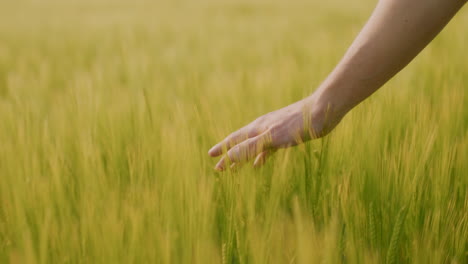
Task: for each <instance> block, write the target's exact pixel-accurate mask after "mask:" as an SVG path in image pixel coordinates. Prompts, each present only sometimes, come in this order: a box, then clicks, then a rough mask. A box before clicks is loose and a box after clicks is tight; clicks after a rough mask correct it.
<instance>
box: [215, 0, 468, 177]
mask: <svg viewBox="0 0 468 264" xmlns="http://www.w3.org/2000/svg"><path fill="white" fill-rule="evenodd" d="M465 3H466V0H380V1H379V3H378V4H377V7H376V8H375V10H374V12H373V13H372V15H371V17H370V18H369V20H368V22H367V23H366V25H365V26H364V27H363V29H362V31H361V32H360V33H359V35H358V36H357V38H356V39H355V40H354V42H353V44H352V45H351V46H350V48H349V49H348V51H347V52H346V54H345V55H344V57H343V58H342V60H341V61H340V62H339V63H338V65H337V66H336V68H335V69H334V70H333V71H332V72H331V74H330V75H329V76H328V77H327V78H326V80H325V81H324V82H323V83H322V84H321V85H320V87H319V88H318V89H317V90H316V91H315V92H314V93H313V94H312V95H311V96H309V97H307V98H305V99H303V100H301V101H299V102H296V103H294V104H292V105H289V106H287V107H285V108H282V109H279V110H277V111H274V112H271V113H268V114H266V115H264V116H261V117H260V118H258V119H257V120H255V121H254V122H252V123H250V124H249V125H247V126H246V127H244V128H242V129H240V130H238V131H236V132H234V133H232V134H231V135H230V136H228V137H227V138H226V139H224V140H223V141H221V142H220V143H218V144H217V145H215V146H214V147H213V148H212V149H210V151H209V154H210V155H211V156H219V155H221V154H222V153H223V151H227V155H226V156H225V157H223V158H222V159H221V160H220V161H219V162H218V164H217V165H216V169H218V170H224V169H225V168H226V165H227V163H228V161H230V163H232V164H233V165H234V166H235V165H236V164H239V163H241V162H245V161H247V160H249V159H252V158H255V157H256V159H255V162H254V166H258V165H261V164H263V162H264V161H265V158H266V156H267V155H268V154H270V153H272V152H273V151H274V150H276V149H278V148H283V147H289V146H293V145H297V144H299V143H301V142H304V141H307V140H310V139H313V138H318V137H321V136H323V135H326V134H327V133H328V132H329V131H331V130H332V129H333V128H334V127H335V126H336V125H337V124H338V123H339V121H340V120H341V119H342V118H343V117H344V115H345V114H346V113H347V112H349V111H350V110H351V109H352V108H353V107H355V106H356V105H358V104H359V103H360V102H362V101H363V100H364V99H366V98H367V97H369V96H370V95H371V94H372V93H374V92H375V91H377V90H378V89H379V88H380V87H381V86H382V85H383V84H385V83H386V82H387V81H388V80H389V79H390V78H392V77H393V76H394V75H395V74H396V73H398V72H399V71H400V70H401V69H403V68H404V67H405V66H406V65H407V64H408V63H409V62H410V61H411V60H412V59H413V58H414V57H416V55H417V54H418V53H419V52H420V51H421V50H422V49H423V48H424V47H425V46H426V45H427V44H428V43H429V42H430V41H431V40H432V39H433V38H434V37H435V36H436V35H437V34H438V33H439V32H440V31H441V30H442V28H443V27H444V26H445V25H446V24H447V23H448V22H449V21H450V19H451V18H452V17H453V16H454V15H455V14H456V12H457V11H458V10H460V8H461V7H462V6H463V5H464V4H465Z"/></svg>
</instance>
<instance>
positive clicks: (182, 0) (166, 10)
mask: <svg viewBox="0 0 468 264" xmlns="http://www.w3.org/2000/svg"><path fill="white" fill-rule="evenodd" d="M375 4H376V1H370V0H360V1H343V0H341V1H339V0H330V1H317V0H308V1H306V0H274V1H266V0H250V1H247V0H219V1H215V0H199V1H195V0H178V1H142V0H138V1H131V0H97V1H91V0H85V1H72V0H64V1H58V0H57V1H53V0H46V1H23V0H18V1H2V2H1V3H0V127H1V129H0V142H1V147H0V263H468V107H467V103H468V102H467V97H466V94H467V88H468V55H467V54H466V48H467V43H468V9H467V8H466V7H465V8H464V9H462V10H461V12H460V13H459V14H457V16H456V17H455V18H454V19H453V21H451V23H449V25H448V26H447V27H446V28H445V29H444V31H443V32H442V33H441V34H440V35H439V36H438V37H437V38H436V39H435V40H434V41H433V43H431V44H430V45H429V46H428V47H427V48H426V49H425V50H424V51H423V52H422V53H421V54H420V55H419V56H418V57H417V58H416V59H415V60H414V61H413V62H412V63H411V64H410V65H409V66H408V67H407V68H406V69H404V70H403V71H402V72H401V73H400V74H399V75H398V76H397V77H395V78H394V79H392V80H391V81H390V82H389V83H388V84H386V85H385V86H384V87H383V88H382V89H381V90H379V91H378V92H377V93H376V94H375V95H373V96H372V97H371V98H370V99H368V100H367V101H365V102H364V103H362V104H361V105H359V106H358V107H357V108H356V109H354V110H353V111H352V112H351V113H349V114H348V115H347V116H346V117H345V119H344V120H343V121H342V122H341V124H339V125H338V127H337V128H336V129H335V131H334V132H333V133H331V134H330V135H329V136H327V137H325V138H323V139H320V140H315V141H313V142H309V143H307V144H305V145H301V146H298V147H294V148H290V149H285V150H281V151H278V152H277V153H276V154H275V156H274V157H272V158H271V159H270V160H269V161H268V162H267V164H266V165H265V166H264V167H263V168H261V169H253V168H252V167H251V166H250V165H249V164H246V165H245V166H243V168H241V169H240V170H237V171H228V172H224V173H219V172H216V171H214V170H213V166H214V165H215V164H216V161H217V160H215V159H212V158H210V157H209V156H208V154H207V151H208V149H209V148H210V147H211V146H212V145H214V144H215V143H217V142H218V141H219V140H221V139H223V138H224V137H225V136H226V135H228V134H229V133H230V132H232V131H234V130H235V129H238V128H240V127H242V126H243V125H246V124H247V123H249V122H250V121H252V120H254V119H255V118H256V117H258V116H259V115H261V114H265V113H267V112H270V111H273V110H276V109H278V108H281V107H283V106H286V105H288V104H290V103H293V102H295V101H297V100H299V99H301V98H303V97H304V96H307V95H309V94H310V93H312V92H313V91H314V89H315V88H316V87H317V86H318V85H319V84H320V82H321V81H322V80H323V79H324V78H325V77H326V76H327V74H328V73H329V72H330V71H331V70H332V69H333V67H334V66H335V65H336V63H337V62H338V61H339V59H340V58H341V56H342V55H343V54H344V52H345V51H346V49H347V47H348V46H349V45H350V44H351V42H352V40H353V38H354V37H355V36H356V35H357V33H358V32H359V30H360V28H361V27H362V26H363V24H364V23H365V21H366V20H367V18H368V16H369V15H370V13H371V12H372V9H373V8H374V6H375Z"/></svg>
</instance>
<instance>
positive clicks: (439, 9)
mask: <svg viewBox="0 0 468 264" xmlns="http://www.w3.org/2000/svg"><path fill="white" fill-rule="evenodd" d="M465 2H466V0H380V1H379V3H378V4H377V7H376V9H375V10H374V12H373V14H372V16H371V17H370V19H369V21H368V22H367V23H366V25H365V26H364V28H363V29H362V31H361V32H360V33H359V35H358V36H357V38H356V39H355V40H354V42H353V44H352V45H351V47H350V48H349V49H348V51H347V52H346V54H345V56H344V57H343V59H342V60H341V61H340V63H339V64H338V65H337V67H336V68H335V69H334V70H333V71H332V73H331V74H330V75H329V76H328V77H327V79H326V80H325V81H324V82H323V83H322V84H321V85H320V87H319V88H318V89H317V90H316V92H314V94H313V95H312V97H314V101H315V103H317V104H318V105H319V106H320V107H321V109H322V112H324V109H326V111H327V114H328V115H330V116H331V117H332V118H334V119H341V117H343V116H344V115H345V114H346V113H347V112H348V111H349V110H351V109H352V108H353V107H354V106H356V105H357V104H359V103H360V102H361V101H363V100H364V99H366V98H367V97H369V96H370V95H371V94H372V93H374V92H375V91H376V90H377V89H379V88H380V87H381V86H382V85H383V84H385V83H386V82H387V81H388V80H389V79H390V78H392V77H393V76H394V75H395V74H396V73H398V72H399V71H400V70H401V69H403V68H404V67H405V66H406V65H407V64H408V63H409V62H410V61H411V60H412V59H413V58H414V57H415V56H416V55H417V54H418V53H419V52H420V51H421V50H422V49H423V48H424V47H425V46H426V45H427V44H428V43H429V42H430V41H431V40H432V39H433V38H434V37H435V36H436V35H437V34H438V33H439V32H440V31H441V30H442V28H443V27H444V26H445V25H446V24H447V23H448V22H449V21H450V19H451V18H452V17H453V16H454V15H455V13H456V12H457V11H458V10H459V9H460V8H461V7H462V6H463V4H464V3H465ZM331 122H334V121H333V120H331Z"/></svg>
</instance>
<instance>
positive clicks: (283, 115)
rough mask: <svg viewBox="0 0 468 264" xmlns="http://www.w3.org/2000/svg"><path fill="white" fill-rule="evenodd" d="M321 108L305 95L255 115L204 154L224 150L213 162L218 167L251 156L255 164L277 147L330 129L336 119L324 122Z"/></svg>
mask: <svg viewBox="0 0 468 264" xmlns="http://www.w3.org/2000/svg"><path fill="white" fill-rule="evenodd" d="M324 109H325V108H324V107H321V106H320V105H319V104H318V103H317V102H316V101H315V100H314V99H313V97H309V98H306V99H304V100H301V101H299V102H296V103H294V104H291V105H289V106H287V107H284V108H282V109H279V110H276V111H274V112H271V113H268V114H266V115H263V116H261V117H259V118H257V119H256V120H255V121H253V122H252V123H250V124H248V125H247V126H245V127H243V128H241V129H239V130H237V131H235V132H234V133H232V134H230V135H229V136H228V137H226V138H225V139H224V140H223V141H221V142H219V143H218V144H216V145H215V146H214V147H212V148H211V149H210V150H209V152H208V154H209V155H210V156H212V157H217V156H220V155H222V154H223V153H225V152H227V153H226V155H224V156H223V157H222V158H221V159H220V160H219V162H218V163H217V164H216V166H215V169H216V170H218V171H223V170H225V169H226V168H227V167H228V165H230V166H229V167H230V168H234V167H237V166H238V165H240V164H242V163H245V162H247V161H249V160H251V159H253V158H255V161H254V163H253V166H254V167H259V166H261V165H263V164H264V163H265V161H266V159H267V157H268V156H270V155H271V154H273V153H274V152H275V151H276V150H277V149H280V148H287V147H291V146H295V145H298V144H300V143H303V142H305V141H308V140H310V139H314V138H319V137H321V136H324V135H325V134H327V133H328V132H329V131H330V130H331V129H333V127H335V126H336V124H337V123H338V122H339V120H338V121H335V122H325V119H326V118H325V117H326V111H324ZM327 120H328V118H327ZM325 124H326V126H325Z"/></svg>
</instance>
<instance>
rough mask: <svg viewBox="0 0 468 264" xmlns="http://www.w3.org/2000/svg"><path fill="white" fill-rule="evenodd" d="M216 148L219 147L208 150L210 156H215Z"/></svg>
mask: <svg viewBox="0 0 468 264" xmlns="http://www.w3.org/2000/svg"><path fill="white" fill-rule="evenodd" d="M216 146H217V145H215V146H214V147H212V148H211V149H210V150H208V155H210V156H213V154H214V151H215V149H216Z"/></svg>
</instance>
